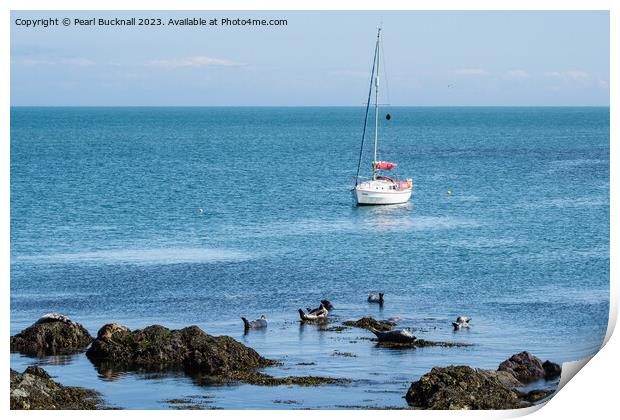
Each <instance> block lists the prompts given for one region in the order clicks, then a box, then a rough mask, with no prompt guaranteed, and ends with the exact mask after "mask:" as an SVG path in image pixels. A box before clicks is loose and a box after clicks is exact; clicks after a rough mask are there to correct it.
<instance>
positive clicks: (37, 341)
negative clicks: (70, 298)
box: [11, 313, 93, 356]
mask: <svg viewBox="0 0 620 420" xmlns="http://www.w3.org/2000/svg"><path fill="white" fill-rule="evenodd" d="M92 340H93V338H92V337H91V335H90V334H89V332H88V331H87V330H86V328H84V327H83V326H82V325H80V324H78V323H77V322H74V321H72V320H70V319H69V318H68V317H66V316H64V315H61V314H56V313H52V314H47V315H44V316H43V317H41V318H40V319H39V320H38V321H37V322H35V323H34V324H33V325H31V326H30V327H28V328H26V329H25V330H23V331H22V332H20V333H18V334H15V335H14V336H12V337H11V351H12V352H20V353H23V354H26V355H29V356H42V355H54V354H70V353H76V352H80V351H83V350H84V348H85V347H86V346H87V345H88V344H89V343H90V342H91V341H92Z"/></svg>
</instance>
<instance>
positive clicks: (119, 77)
mask: <svg viewBox="0 0 620 420" xmlns="http://www.w3.org/2000/svg"><path fill="white" fill-rule="evenodd" d="M48 17H58V18H60V21H62V19H63V18H66V17H68V18H70V19H71V21H72V22H73V20H74V19H75V18H83V19H87V18H91V17H95V18H112V17H119V18H128V17H152V18H161V19H162V21H163V22H165V23H167V22H168V19H180V18H184V17H190V18H193V17H203V18H205V19H210V18H218V19H221V18H223V17H229V18H233V19H234V18H253V19H287V25H286V26H267V27H257V26H254V27H250V26H244V27H240V26H234V27H233V26H206V27H196V26H192V27H182V26H171V25H163V26H156V27H153V26H132V27H111V26H76V25H74V24H73V23H72V24H71V25H70V26H63V25H62V23H61V24H60V25H59V26H54V27H52V26H49V27H47V28H43V27H40V26H39V27H35V28H32V27H25V26H23V25H17V24H16V21H17V19H39V18H48ZM11 20H12V25H11V105H14V106H27V105H40V106H86V105H89V106H116V105H118V106H127V105H144V106H186V105H187V106H358V105H361V104H363V103H364V102H365V100H366V95H367V93H368V83H369V78H370V69H371V65H372V58H373V51H374V42H375V38H376V28H377V26H379V25H381V26H382V28H383V53H384V56H383V57H384V59H383V60H382V63H381V66H382V67H383V68H384V70H385V71H384V72H383V73H382V77H381V82H382V92H383V95H382V98H381V100H382V102H384V103H389V104H391V105H394V106H399V105H400V106H529V105H532V106H608V105H609V13H608V12H606V11H497V12H489V11H463V12H456V11H451V12H446V11H437V12H432V11H395V12H381V11H368V12H360V11H344V12H323V11H319V12H317V11H313V12H281V11H274V12H267V11H263V12H243V11H233V12H225V11H216V12H210V11H200V12H183V11H163V12H152V11H149V12H127V11H119V12H109V11H106V12H96V11H91V12H67V11H59V12H21V11H13V12H12V13H11Z"/></svg>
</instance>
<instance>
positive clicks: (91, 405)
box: [10, 366, 103, 410]
mask: <svg viewBox="0 0 620 420" xmlns="http://www.w3.org/2000/svg"><path fill="white" fill-rule="evenodd" d="M10 376H11V386H10V388H11V405H10V406H11V410H94V409H98V408H103V407H102V400H101V398H100V395H99V393H97V392H96V391H93V390H90V389H85V388H79V387H73V386H63V385H61V384H59V383H57V382H54V381H53V380H52V379H51V378H50V376H49V375H48V373H47V372H46V371H45V370H43V369H41V368H40V367H36V366H30V367H28V368H27V369H26V370H25V371H24V373H18V372H16V371H14V370H13V369H11V375H10Z"/></svg>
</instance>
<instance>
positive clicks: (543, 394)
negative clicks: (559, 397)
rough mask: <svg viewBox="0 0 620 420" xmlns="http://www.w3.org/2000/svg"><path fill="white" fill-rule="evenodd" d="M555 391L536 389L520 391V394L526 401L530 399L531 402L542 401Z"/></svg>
mask: <svg viewBox="0 0 620 420" xmlns="http://www.w3.org/2000/svg"><path fill="white" fill-rule="evenodd" d="M554 393H555V391H554V390H552V389H534V390H532V391H530V392H528V393H519V396H520V397H521V398H522V399H524V400H525V401H529V402H531V403H534V402H537V401H540V400H542V399H545V398H547V397H550V396H551V395H553V394H554Z"/></svg>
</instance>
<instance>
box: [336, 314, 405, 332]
mask: <svg viewBox="0 0 620 420" xmlns="http://www.w3.org/2000/svg"><path fill="white" fill-rule="evenodd" d="M343 325H346V326H347V327H357V328H364V329H366V330H368V331H372V330H373V329H374V330H377V331H390V330H391V329H392V328H393V327H394V323H392V322H389V321H377V320H376V319H374V318H372V317H364V318H361V319H358V320H357V321H345V322H343Z"/></svg>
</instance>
